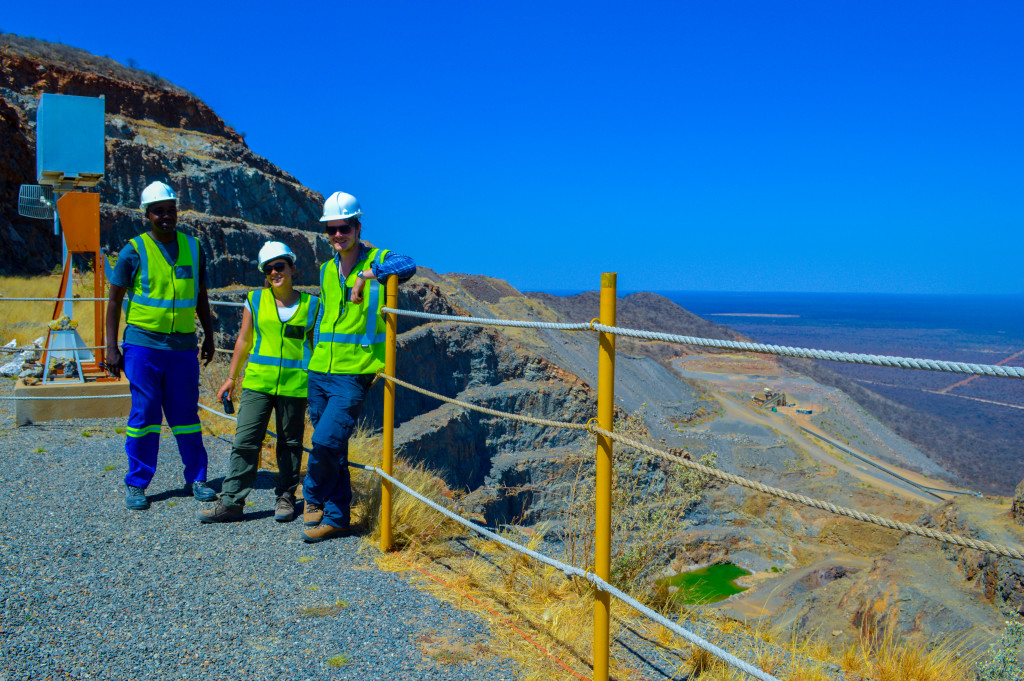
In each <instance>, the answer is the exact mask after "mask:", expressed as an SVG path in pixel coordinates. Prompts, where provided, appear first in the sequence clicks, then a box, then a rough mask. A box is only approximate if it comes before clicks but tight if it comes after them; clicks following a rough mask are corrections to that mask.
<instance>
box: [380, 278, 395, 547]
mask: <svg viewBox="0 0 1024 681" xmlns="http://www.w3.org/2000/svg"><path fill="white" fill-rule="evenodd" d="M384 301H385V305H387V307H390V308H391V309H397V308H398V277H395V276H390V277H388V279H387V295H386V297H385V299H384ZM385 323H386V329H385V334H386V340H385V350H384V373H386V374H387V375H388V376H395V375H396V374H395V364H396V360H397V353H398V315H396V314H395V313H394V312H388V313H387V314H386V316H385ZM383 450H384V451H383V462H382V463H381V469H382V470H383V471H384V472H385V473H387V474H388V475H391V474H392V473H391V467H392V464H393V463H394V458H395V383H394V381H389V380H387V379H385V380H384V445H383ZM391 491H392V490H391V482H390V481H388V480H381V487H380V550H381V551H390V550H391Z"/></svg>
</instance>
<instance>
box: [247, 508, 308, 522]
mask: <svg viewBox="0 0 1024 681" xmlns="http://www.w3.org/2000/svg"><path fill="white" fill-rule="evenodd" d="M273 515H274V512H273V511H272V510H267V511H254V512H252V513H246V514H245V515H243V516H242V520H241V522H243V523H247V522H249V521H251V520H263V519H264V518H270V517H271V516H273ZM292 522H295V521H294V520H293V521H292Z"/></svg>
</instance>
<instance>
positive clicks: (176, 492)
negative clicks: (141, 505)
mask: <svg viewBox="0 0 1024 681" xmlns="http://www.w3.org/2000/svg"><path fill="white" fill-rule="evenodd" d="M191 496H192V492H186V491H185V488H184V486H182V487H178V488H175V489H168V490H164V491H163V492H158V493H156V494H147V495H146V498H147V499H149V501H150V503H156V502H158V501H166V500H167V499H180V498H181V497H191Z"/></svg>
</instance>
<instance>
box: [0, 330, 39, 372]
mask: <svg viewBox="0 0 1024 681" xmlns="http://www.w3.org/2000/svg"><path fill="white" fill-rule="evenodd" d="M45 342H46V341H45V339H43V338H36V339H35V340H34V341H32V345H30V346H28V347H27V348H19V347H18V341H17V340H12V341H11V342H10V343H8V344H7V345H5V346H3V347H2V348H0V352H3V353H11V354H14V357H12V358H11V359H10V361H8V362H7V363H5V364H4V365H3V366H0V376H7V377H8V378H15V377H18V378H41V377H42V375H43V366H42V365H41V364H39V360H40V358H41V357H42V350H43V343H45Z"/></svg>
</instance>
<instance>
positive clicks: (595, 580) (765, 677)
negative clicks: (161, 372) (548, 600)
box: [349, 463, 778, 681]
mask: <svg viewBox="0 0 1024 681" xmlns="http://www.w3.org/2000/svg"><path fill="white" fill-rule="evenodd" d="M349 465H350V466H352V467H354V468H361V469H363V470H367V471H372V472H374V473H376V474H377V475H378V476H380V477H381V478H383V479H384V480H387V481H388V482H390V483H391V484H392V485H394V486H395V487H398V488H399V489H401V490H402V491H404V492H405V493H406V494H409V495H410V496H412V497H414V498H415V499H417V500H418V501H420V502H421V503H423V504H426V505H427V506H429V507H430V508H432V509H434V510H435V511H437V512H438V513H441V514H443V515H444V516H446V517H447V518H450V519H451V520H453V521H455V522H457V523H459V524H460V525H462V526H463V527H466V528H468V529H470V530H472V531H473V532H476V533H477V534H479V535H481V536H484V537H487V538H488V539H490V540H491V541H494V542H497V543H498V544H501V545H502V546H504V547H506V548H509V549H512V550H513V551H516V552H518V553H521V554H523V555H525V556H529V557H530V558H533V559H534V560H536V561H538V562H540V563H544V564H545V565H549V566H551V567H553V568H555V569H557V570H559V571H561V572H562V573H563V574H564V575H565V576H566V578H569V579H571V578H573V577H578V578H580V579H585V580H586V581H588V582H590V583H591V584H593V585H594V588H596V589H597V590H599V591H604V592H606V593H608V594H611V595H612V596H615V598H617V599H619V600H620V601H622V602H623V603H625V604H626V605H628V606H629V607H631V608H633V609H634V610H636V611H637V612H639V613H640V614H642V615H645V616H647V617H648V618H650V619H651V620H653V621H655V622H657V623H658V624H660V625H662V626H663V627H665V628H666V629H668V630H669V631H671V632H672V633H674V634H677V635H679V636H680V637H682V638H683V639H685V640H686V641H688V642H690V643H692V644H693V645H695V646H697V647H699V648H702V649H704V650H706V651H707V652H708V653H710V654H712V655H714V656H715V657H717V658H718V659H720V660H722V661H723V662H725V663H726V664H729V665H732V666H733V667H736V668H737V669H739V670H741V671H743V672H745V673H747V674H749V675H750V676H753V677H754V678H756V679H761V681H778V679H777V678H776V677H774V676H772V675H771V674H768V673H766V672H763V671H761V670H760V669H758V668H757V667H754V666H753V665H751V664H749V663H747V662H744V661H743V660H741V659H739V658H738V657H736V656H735V655H733V654H732V653H729V652H727V651H725V650H722V649H721V648H719V647H718V646H716V645H715V644H713V643H711V642H709V641H707V640H705V639H703V638H701V637H700V636H698V635H697V634H694V633H693V632H691V631H689V630H687V629H684V628H683V627H682V626H680V625H679V624H677V623H676V622H673V621H672V620H670V619H668V618H667V617H665V616H664V615H662V614H660V613H658V612H656V611H654V610H651V609H650V608H648V607H647V606H646V605H644V604H643V603H640V602H639V601H637V600H636V599H635V598H632V597H631V596H629V595H628V594H626V593H624V592H623V591H621V590H619V589H617V588H616V587H614V586H612V585H611V584H609V583H608V582H606V581H605V580H603V579H601V578H600V577H598V576H597V575H595V574H594V573H593V572H591V571H590V570H583V569H580V568H578V567H576V566H574V565H569V564H567V563H563V562H562V561H560V560H556V559H554V558H550V557H548V556H546V555H544V554H543V553H540V552H538V551H534V550H533V549H530V548H527V547H525V546H523V545H522V544H517V543H516V542H514V541H512V540H510V539H507V538H505V537H502V536H501V535H499V534H497V533H495V532H491V531H490V530H487V529H485V528H483V527H480V526H479V525H477V524H476V523H474V522H472V521H470V520H467V519H466V518H463V517H462V516H460V515H458V514H457V513H454V512H452V511H450V510H448V509H447V508H445V507H444V506H441V505H440V504H437V503H435V502H433V501H431V500H430V499H428V498H426V497H425V496H423V495H421V494H419V493H418V492H416V490H414V489H412V488H410V487H408V486H406V485H404V484H402V483H401V482H400V481H399V480H397V479H396V478H394V477H392V476H390V475H388V474H387V473H385V472H384V471H382V470H381V469H379V468H377V467H375V466H367V465H365V464H355V463H350V464H349Z"/></svg>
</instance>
